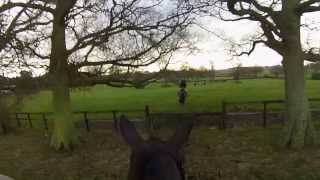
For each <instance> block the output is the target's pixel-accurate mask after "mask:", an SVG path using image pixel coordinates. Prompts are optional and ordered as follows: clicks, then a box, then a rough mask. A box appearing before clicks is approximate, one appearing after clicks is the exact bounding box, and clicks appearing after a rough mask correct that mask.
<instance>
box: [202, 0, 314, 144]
mask: <svg viewBox="0 0 320 180" xmlns="http://www.w3.org/2000/svg"><path fill="white" fill-rule="evenodd" d="M202 3H205V4H206V5H208V6H207V8H205V9H204V10H203V11H202V12H204V13H206V14H207V15H210V16H213V17H217V18H219V19H222V20H224V21H242V20H244V21H253V22H256V23H257V24H258V25H259V32H260V33H259V34H258V35H256V36H254V37H253V38H250V39H249V40H250V42H251V43H250V45H251V46H250V48H249V49H248V50H247V51H244V50H243V47H245V44H241V45H240V48H241V49H242V52H240V53H238V54H237V55H250V54H251V53H252V52H253V51H254V50H255V48H256V47H257V45H258V44H263V45H265V46H267V47H269V48H271V49H273V50H274V51H275V52H277V53H278V54H280V55H281V56H282V57H283V67H284V71H285V92H286V109H287V113H286V117H287V120H288V123H287V125H286V138H285V143H284V144H285V145H286V146H287V147H291V148H301V147H303V146H305V145H306V144H314V143H315V140H316V138H315V133H314V128H313V123H312V121H311V117H310V112H309V102H308V98H307V95H306V92H305V78H304V67H303V64H304V61H312V62H316V61H320V54H319V50H318V49H319V48H317V47H313V48H312V47H311V48H309V49H305V48H303V46H302V43H301V29H302V28H303V26H305V24H303V23H302V20H301V17H302V16H303V15H306V14H307V13H314V12H319V11H320V1H319V0H267V1H262V0H216V1H205V2H202Z"/></svg>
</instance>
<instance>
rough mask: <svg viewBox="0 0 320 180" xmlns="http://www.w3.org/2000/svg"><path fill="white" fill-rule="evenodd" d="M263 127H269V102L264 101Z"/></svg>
mask: <svg viewBox="0 0 320 180" xmlns="http://www.w3.org/2000/svg"><path fill="white" fill-rule="evenodd" d="M263 127H264V128H266V127H267V102H266V101H263Z"/></svg>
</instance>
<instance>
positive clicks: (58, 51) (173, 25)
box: [0, 0, 195, 149]
mask: <svg viewBox="0 0 320 180" xmlns="http://www.w3.org/2000/svg"><path fill="white" fill-rule="evenodd" d="M194 10H195V8H194V7H191V6H189V4H187V3H186V2H184V1H162V0H148V1H147V0H91V1H87V0H68V1H66V0H25V1H18V0H17V1H14V0H4V1H2V2H1V3H0V13H1V16H0V19H1V21H0V23H1V25H2V26H1V38H2V39H5V41H2V42H3V43H1V44H2V45H1V49H2V50H3V51H2V56H4V57H6V58H7V59H8V60H9V62H8V63H9V64H12V62H13V61H16V62H17V63H18V64H21V63H24V65H26V66H30V65H33V66H34V67H36V68H39V65H43V66H47V69H48V72H49V74H48V76H49V82H50V85H51V88H52V91H53V107H54V112H55V118H54V132H53V136H52V141H51V145H52V146H53V147H55V148H56V149H70V148H72V147H73V145H74V144H76V142H77V138H76V133H75V129H74V125H73V121H72V115H71V107H70V94H69V89H68V87H70V86H71V85H77V84H80V83H81V84H91V85H92V84H97V83H104V84H109V85H116V86H117V85H119V84H120V85H126V84H132V82H131V81H130V80H128V79H127V78H119V77H122V76H105V77H103V78H102V77H101V76H99V77H96V76H93V77H89V76H86V77H85V78H84V77H83V76H80V75H79V74H80V73H79V72H80V71H83V70H84V69H85V68H87V67H95V66H98V67H99V68H100V69H108V68H111V69H113V68H112V67H114V66H117V67H125V68H127V69H128V70H130V69H132V68H138V67H144V66H148V65H150V64H153V63H155V62H157V61H159V60H161V59H164V58H165V57H166V56H168V55H170V54H171V53H172V52H173V51H175V50H177V49H178V48H180V47H182V46H184V44H185V42H184V40H183V39H184V37H185V35H186V34H185V29H186V27H187V26H188V25H189V24H190V23H191V21H192V18H191V17H190V12H192V11H194ZM11 24H12V26H11ZM9 55H11V57H9ZM12 55H14V57H13V56H12ZM2 61H3V60H2Z"/></svg>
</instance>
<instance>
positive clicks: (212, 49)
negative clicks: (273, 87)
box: [169, 13, 320, 69]
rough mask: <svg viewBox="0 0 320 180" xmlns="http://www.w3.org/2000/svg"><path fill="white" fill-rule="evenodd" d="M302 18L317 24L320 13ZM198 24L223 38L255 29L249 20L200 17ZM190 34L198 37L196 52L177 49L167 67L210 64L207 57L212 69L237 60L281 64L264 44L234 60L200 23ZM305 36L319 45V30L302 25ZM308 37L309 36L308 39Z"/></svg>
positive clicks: (280, 58) (276, 54) (223, 43)
mask: <svg viewBox="0 0 320 180" xmlns="http://www.w3.org/2000/svg"><path fill="white" fill-rule="evenodd" d="M302 21H303V22H306V23H308V24H311V25H313V26H314V27H319V28H320V13H313V14H309V15H308V16H304V17H302ZM201 24H202V26H203V27H205V28H206V29H208V30H210V31H213V32H214V33H215V34H218V35H222V36H223V38H226V39H233V40H240V39H241V38H245V37H248V36H250V35H252V34H253V33H255V32H257V30H258V25H257V24H256V23H253V22H249V21H239V22H222V21H220V20H217V19H213V18H202V19H201ZM192 33H193V34H194V37H197V38H198V41H197V43H196V46H197V47H198V48H199V51H198V52H195V53H193V54H192V55H188V53H187V52H186V51H184V52H181V53H177V54H176V55H175V56H174V57H173V60H172V63H171V64H170V66H169V68H170V69H179V68H180V67H181V64H183V63H185V62H187V63H188V64H189V65H190V66H192V67H195V68H199V67H201V66H205V67H207V68H210V61H213V62H214V65H215V69H225V68H230V67H232V66H234V65H235V64H237V63H239V62H241V63H242V65H243V66H256V65H258V66H272V65H278V64H281V61H282V57H281V56H280V55H279V54H278V53H276V52H275V51H273V50H271V49H270V48H268V47H265V46H263V45H259V46H258V47H257V48H256V50H255V51H254V52H253V53H252V54H251V55H250V56H246V55H244V56H242V57H240V58H238V60H236V61H230V59H231V56H230V54H228V52H227V51H226V47H227V44H226V42H225V41H223V40H221V39H220V38H218V37H217V36H216V35H215V34H213V33H211V32H208V31H205V30H203V29H201V28H200V27H194V28H193V29H192ZM307 39H309V41H310V43H311V44H312V45H313V46H316V47H320V32H318V31H316V30H314V31H313V32H310V31H307V30H305V29H302V42H303V43H304V42H305V41H306V40H307ZM310 39H311V40H310Z"/></svg>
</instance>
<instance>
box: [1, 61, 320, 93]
mask: <svg viewBox="0 0 320 180" xmlns="http://www.w3.org/2000/svg"><path fill="white" fill-rule="evenodd" d="M305 72H306V77H307V78H308V79H317V80H319V79H320V63H310V64H308V65H306V66H305ZM283 77H284V71H283V67H282V66H281V65H277V66H266V67H261V66H253V67H242V66H241V65H239V66H237V67H233V68H229V69H223V70H215V69H214V68H212V67H211V68H210V69H206V68H205V67H202V68H200V69H193V68H187V69H182V70H169V69H167V70H163V71H161V72H147V71H144V72H140V71H135V72H131V73H121V72H117V73H114V74H107V75H106V74H99V73H96V72H71V74H70V78H72V79H75V81H71V82H72V83H73V84H70V87H79V86H80V87H81V86H90V81H89V80H88V79H92V78H93V79H95V80H99V81H101V84H104V83H105V84H108V82H111V81H113V80H115V79H116V80H117V81H119V82H120V83H121V82H126V81H131V82H137V84H136V85H135V86H136V88H143V87H144V86H145V85H147V84H148V82H155V81H158V82H164V83H177V82H179V81H180V80H182V79H185V80H189V81H198V80H211V81H212V80H223V79H233V80H240V79H254V78H283ZM139 82H140V84H139ZM120 85H121V84H120ZM49 87H50V79H49V76H48V74H45V75H43V76H40V77H33V76H32V73H31V72H27V71H22V72H21V73H20V76H19V77H16V78H6V77H3V76H0V89H1V90H9V91H20V92H26V93H29V92H33V91H35V90H38V89H47V88H49Z"/></svg>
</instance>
